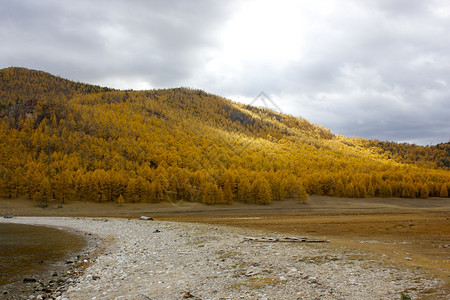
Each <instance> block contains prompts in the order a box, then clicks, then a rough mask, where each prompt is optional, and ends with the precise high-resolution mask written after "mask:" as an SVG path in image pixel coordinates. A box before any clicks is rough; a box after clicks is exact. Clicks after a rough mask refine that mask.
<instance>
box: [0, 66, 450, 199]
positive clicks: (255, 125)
mask: <svg viewBox="0 0 450 300" xmlns="http://www.w3.org/2000/svg"><path fill="white" fill-rule="evenodd" d="M11 74H12V75H11ZM30 78H31V79H32V80H31V79H30ZM0 83H1V88H0V101H1V102H0V104H1V105H2V106H1V109H0V118H1V127H0V129H1V130H0V137H2V140H3V141H4V142H3V143H2V144H3V145H2V152H1V155H2V157H3V158H5V159H4V160H3V161H4V162H3V163H2V164H1V165H0V167H1V169H2V171H3V172H2V173H3V176H2V178H1V190H0V192H1V194H3V195H5V196H7V197H20V196H22V195H25V196H27V197H29V198H30V199H34V200H36V201H48V200H50V199H58V200H61V201H64V200H68V199H74V200H93V201H115V200H117V198H118V197H119V196H121V195H123V196H124V197H125V199H126V201H128V202H140V201H149V202H160V201H181V200H185V201H193V202H203V203H207V204H213V203H218V202H219V203H229V202H232V201H242V202H258V203H262V204H264V203H270V201H272V200H275V199H281V198H285V197H294V196H295V197H300V195H302V197H305V194H304V192H303V191H305V192H307V193H309V194H319V195H329V196H340V197H343V196H346V197H389V196H397V197H423V198H426V197H429V196H443V197H445V195H448V188H449V187H448V183H449V182H450V176H449V172H448V167H449V164H448V153H449V143H443V144H440V145H439V146H435V147H422V146H415V145H406V144H404V145H401V144H396V143H394V144H392V143H388V142H380V141H371V140H366V139H362V138H346V137H343V136H339V135H334V134H332V133H331V131H330V130H329V129H325V128H323V127H321V126H318V125H314V124H312V123H310V122H308V121H307V120H305V119H303V118H299V117H294V116H291V115H288V114H282V113H277V112H275V111H272V110H270V109H266V108H260V107H254V106H249V105H244V104H240V103H236V102H233V101H231V100H228V99H225V98H223V97H219V96H215V95H212V94H209V93H206V92H204V91H201V90H192V89H188V88H175V89H162V90H146V91H131V90H128V91H118V90H113V89H108V88H102V87H99V86H91V85H88V84H82V83H75V82H73V81H70V80H66V79H62V78H60V77H56V76H53V75H51V74H49V73H45V72H41V71H32V70H27V69H23V68H20V69H17V68H8V69H3V70H1V71H0ZM18 149H20V150H21V153H17V150H18ZM406 163H408V164H406Z"/></svg>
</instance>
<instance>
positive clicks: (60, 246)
mask: <svg viewBox="0 0 450 300" xmlns="http://www.w3.org/2000/svg"><path fill="white" fill-rule="evenodd" d="M84 247H86V240H85V239H84V238H83V237H81V236H79V235H77V234H75V233H71V232H67V231H64V230H59V229H56V228H51V227H44V226H34V225H23V224H4V223H0V286H2V285H5V284H10V283H14V282H20V281H22V280H23V278H24V277H25V276H40V275H41V274H43V273H44V272H51V270H50V269H51V267H52V266H54V265H55V264H58V263H62V262H63V261H64V259H67V258H69V257H71V255H74V254H75V253H79V252H81V250H82V249H83V248H84Z"/></svg>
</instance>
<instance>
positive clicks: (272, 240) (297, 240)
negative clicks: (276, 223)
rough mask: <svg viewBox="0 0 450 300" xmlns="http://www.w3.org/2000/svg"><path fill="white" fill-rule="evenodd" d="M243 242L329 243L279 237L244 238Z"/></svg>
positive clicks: (318, 240) (326, 241)
mask: <svg viewBox="0 0 450 300" xmlns="http://www.w3.org/2000/svg"><path fill="white" fill-rule="evenodd" d="M244 241H250V242H268V243H329V242H330V241H329V240H321V239H309V238H307V237H281V238H265V237H260V238H259V237H245V238H244Z"/></svg>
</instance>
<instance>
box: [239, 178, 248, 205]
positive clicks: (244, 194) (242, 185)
mask: <svg viewBox="0 0 450 300" xmlns="http://www.w3.org/2000/svg"><path fill="white" fill-rule="evenodd" d="M237 199H238V201H241V202H244V203H247V202H249V201H250V199H251V196H250V183H249V182H248V179H247V178H245V177H244V178H241V180H240V182H239V184H238V194H237Z"/></svg>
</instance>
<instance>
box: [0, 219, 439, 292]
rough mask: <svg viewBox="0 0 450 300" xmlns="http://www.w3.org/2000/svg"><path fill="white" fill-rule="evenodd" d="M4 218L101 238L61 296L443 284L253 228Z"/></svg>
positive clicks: (398, 288) (425, 288) (370, 258)
mask: <svg viewBox="0 0 450 300" xmlns="http://www.w3.org/2000/svg"><path fill="white" fill-rule="evenodd" d="M0 222H14V223H23V224H36V225H48V226H55V227H58V228H70V229H75V230H79V231H82V232H85V233H88V234H91V235H94V236H97V237H99V238H100V239H101V240H102V242H101V243H100V248H99V250H98V251H97V253H96V254H95V256H93V257H94V258H93V260H92V262H90V263H89V264H87V266H86V268H85V269H84V270H83V271H82V272H81V275H80V276H78V277H75V278H73V279H71V282H69V283H68V287H67V290H66V291H65V292H64V293H63V294H62V295H60V296H57V297H56V298H57V299H401V298H402V293H403V295H404V296H409V297H411V299H415V298H418V297H419V296H420V295H423V294H426V293H428V292H429V291H433V290H439V285H440V284H442V282H440V281H439V280H437V279H433V278H430V277H427V276H426V275H425V274H424V273H423V272H420V270H414V269H406V268H397V267H394V266H389V265H388V263H387V262H384V263H380V262H381V261H383V257H380V256H376V255H374V254H370V253H366V252H362V251H357V250H350V249H345V248H339V247H337V246H334V245H333V243H332V242H331V243H276V242H275V243H271V242H257V241H246V240H245V237H282V236H281V235H278V234H277V233H269V232H264V231H257V230H250V229H242V228H232V227H222V226H211V225H203V224H192V223H175V222H161V221H143V220H136V219H133V220H127V219H115V218H108V219H106V218H60V217H15V218H12V219H1V220H0ZM72 281H73V282H72ZM38 298H39V294H38V293H36V294H33V295H32V296H31V297H30V298H29V299H38Z"/></svg>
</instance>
